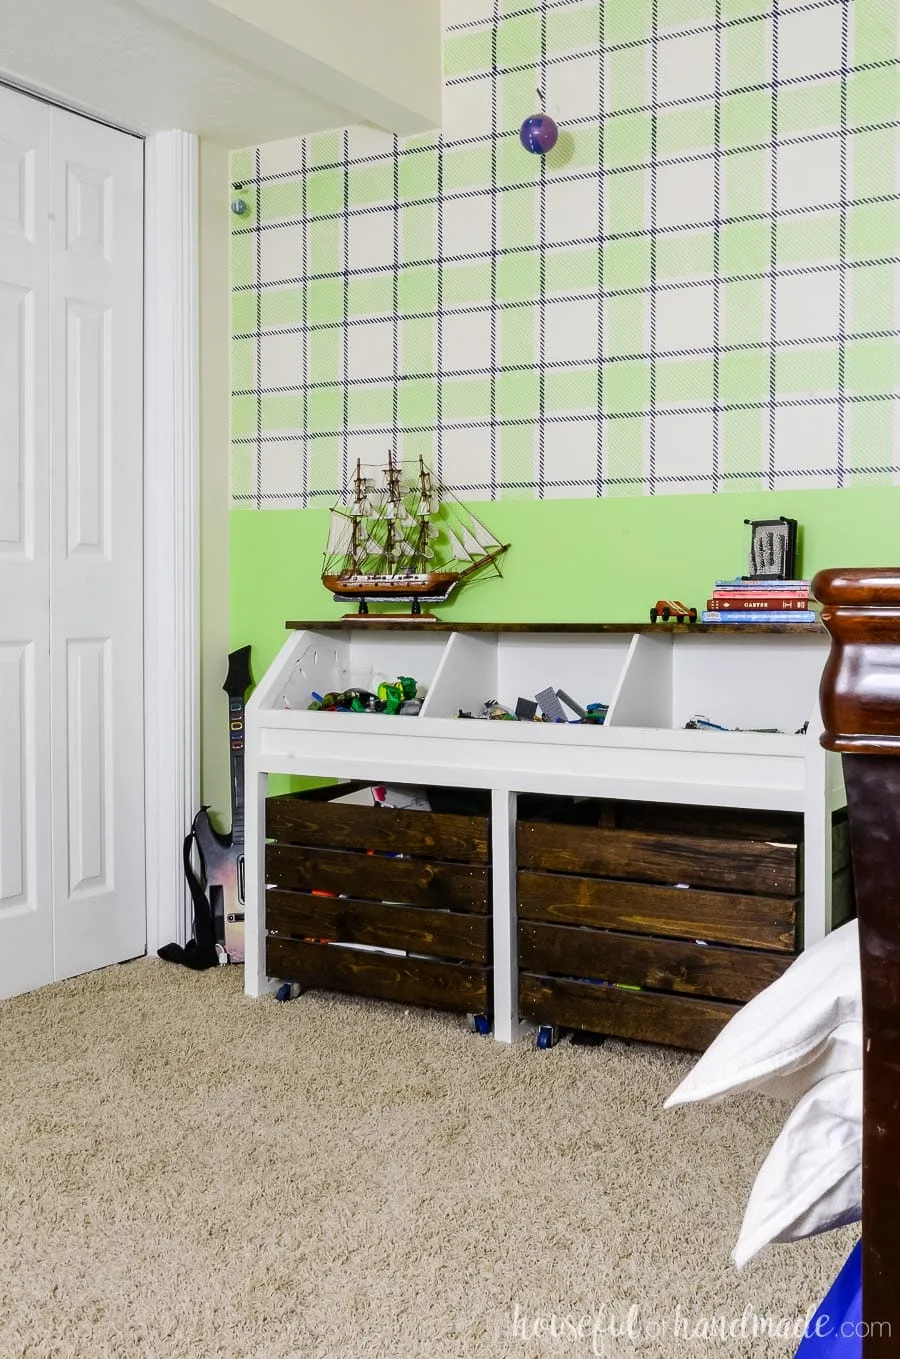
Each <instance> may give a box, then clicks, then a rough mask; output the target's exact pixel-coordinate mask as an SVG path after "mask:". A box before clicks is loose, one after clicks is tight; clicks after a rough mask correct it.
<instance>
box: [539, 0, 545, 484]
mask: <svg viewBox="0 0 900 1359" xmlns="http://www.w3.org/2000/svg"><path fill="white" fill-rule="evenodd" d="M540 71H541V107H542V108H543V107H544V96H545V91H546V89H547V0H544V3H543V4H542V5H541V66H540ZM538 159H539V160H540V167H539V168H540V177H539V179H538V245H539V247H540V254H539V255H538V428H537V436H538V451H537V464H538V465H537V481H538V491H537V498H538V500H543V498H544V472H545V466H544V458H545V453H546V427H545V422H544V403H545V399H546V394H547V373H546V356H547V157H546V156H539V157H538Z"/></svg>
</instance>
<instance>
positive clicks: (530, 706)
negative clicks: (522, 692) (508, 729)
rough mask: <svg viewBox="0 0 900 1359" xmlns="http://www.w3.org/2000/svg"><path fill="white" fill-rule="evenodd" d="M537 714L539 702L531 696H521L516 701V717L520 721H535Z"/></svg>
mask: <svg viewBox="0 0 900 1359" xmlns="http://www.w3.org/2000/svg"><path fill="white" fill-rule="evenodd" d="M536 716H537V704H536V703H535V702H534V701H533V700H532V699H530V698H520V699H518V701H517V702H516V717H517V718H518V719H519V721H520V722H533V721H534V719H535V717H536Z"/></svg>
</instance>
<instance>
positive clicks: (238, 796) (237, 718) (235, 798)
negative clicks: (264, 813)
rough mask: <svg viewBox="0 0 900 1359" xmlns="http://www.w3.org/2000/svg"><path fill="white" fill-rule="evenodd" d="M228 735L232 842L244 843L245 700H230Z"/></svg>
mask: <svg viewBox="0 0 900 1359" xmlns="http://www.w3.org/2000/svg"><path fill="white" fill-rule="evenodd" d="M228 736H229V746H230V748H231V843H232V844H233V845H243V843H244V700H243V699H242V698H229V700H228Z"/></svg>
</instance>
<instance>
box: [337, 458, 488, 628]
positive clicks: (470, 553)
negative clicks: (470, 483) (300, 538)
mask: <svg viewBox="0 0 900 1359" xmlns="http://www.w3.org/2000/svg"><path fill="white" fill-rule="evenodd" d="M370 470H372V469H369V468H367V469H365V471H364V469H363V466H362V464H361V463H359V462H357V464H356V473H355V475H354V478H353V482H352V484H351V487H350V490H349V493H348V496H347V497H346V498H344V499H342V500H341V501H340V502H339V503H338V504H337V505H335V506H334V508H333V509H332V511H331V529H330V532H329V535H328V546H327V547H326V549H325V566H324V570H323V572H322V584H323V585H324V586H325V587H326V589H328V590H330V591H331V592H332V594H333V595H334V598H335V599H337V600H352V601H354V602H355V603H358V605H359V613H360V614H361V615H363V616H366V615H368V612H369V606H368V601H369V600H370V599H375V600H390V601H394V602H406V601H409V602H411V606H412V607H411V613H410V614H409V615H406V616H407V617H412V618H425V617H427V615H425V614H423V613H422V608H421V606H422V604H423V603H442V602H443V601H444V600H446V599H448V598H449V596H450V594H451V593H452V592H453V590H454V589H455V588H456V586H457V585H460V584H462V582H463V581H465V580H468V579H469V578H470V577H471V576H473V575H475V573H476V572H479V571H483V570H485V569H489V568H493V569H494V570H495V571H496V572H497V574H498V575H499V574H500V566H499V563H500V559H501V558H502V556H503V554H504V552H506V551H507V549H508V547H509V544H508V543H501V542H498V540H497V539H496V538H495V537H494V535H493V534H492V533H491V532H490V530H489V529H487V528H485V526H484V524H482V523H480V521H479V520H477V519H476V518H475V516H474V515H473V514H471V513H470V512H469V511H468V510H467V509H466V508H465V506H464V505H462V504H461V503H460V502H459V501H458V500H457V499H456V497H455V496H453V495H452V494H451V493H450V492H449V491H448V490H446V488H445V487H443V486H441V484H440V482H439V480H438V478H437V477H436V476H435V475H434V473H433V472H432V471H431V470H430V469H429V468H428V467H426V465H425V463H424V461H423V459H422V458H419V460H418V465H417V466H416V465H415V464H404V463H401V462H399V461H398V460H397V459H396V458H395V456H394V453H393V451H391V452H389V453H388V460H387V465H386V466H385V467H384V469H383V472H382V479H381V480H380V481H379V480H377V479H376V477H373V476H368V475H366V472H368V471H370ZM348 500H349V504H348V503H347V501H348Z"/></svg>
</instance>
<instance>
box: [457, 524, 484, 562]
mask: <svg viewBox="0 0 900 1359" xmlns="http://www.w3.org/2000/svg"><path fill="white" fill-rule="evenodd" d="M460 537H461V538H462V545H463V547H464V548H465V550H466V553H467V555H468V556H470V557H472V558H475V557H480V556H482V555H483V551H484V549H483V548H482V546H481V543H479V541H478V539H477V538H476V537H475V535H474V534H473V533H471V532H470V531H469V529H467V528H466V526H465V524H462V525H461V526H460Z"/></svg>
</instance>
